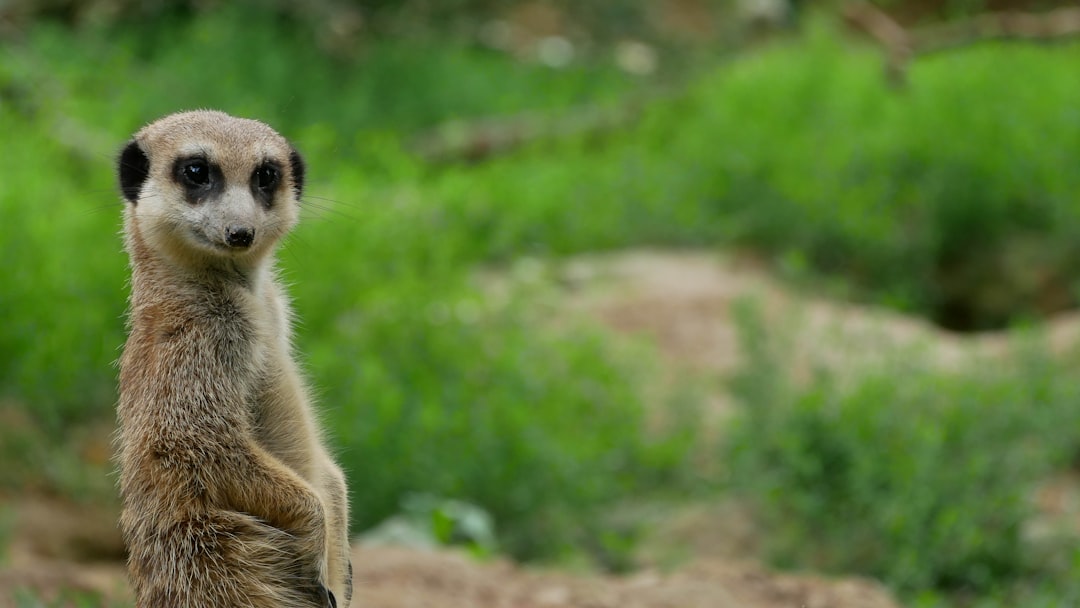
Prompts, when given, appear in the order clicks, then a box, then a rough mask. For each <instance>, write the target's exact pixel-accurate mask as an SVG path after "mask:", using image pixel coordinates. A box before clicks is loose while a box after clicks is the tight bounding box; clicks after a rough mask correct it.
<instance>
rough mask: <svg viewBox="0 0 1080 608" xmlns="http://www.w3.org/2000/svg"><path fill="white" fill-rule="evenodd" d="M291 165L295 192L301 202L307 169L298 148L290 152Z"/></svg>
mask: <svg viewBox="0 0 1080 608" xmlns="http://www.w3.org/2000/svg"><path fill="white" fill-rule="evenodd" d="M289 165H290V169H291V170H290V173H292V183H293V192H295V193H296V199H297V200H300V195H302V194H303V193H304V173H305V172H306V171H307V167H306V166H305V165H304V158H303V157H302V156H300V153H299V152H297V151H296V148H293V149H292V150H291V151H290V152H289Z"/></svg>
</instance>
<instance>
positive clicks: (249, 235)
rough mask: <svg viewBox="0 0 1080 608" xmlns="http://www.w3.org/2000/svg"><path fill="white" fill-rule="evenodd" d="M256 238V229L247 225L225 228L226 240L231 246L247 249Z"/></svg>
mask: <svg viewBox="0 0 1080 608" xmlns="http://www.w3.org/2000/svg"><path fill="white" fill-rule="evenodd" d="M254 240H255V229H254V228H248V227H247V226H229V227H227V228H225V242H226V243H228V244H229V247H236V248H237V249H246V248H248V247H250V246H251V243H252V242H253V241H254Z"/></svg>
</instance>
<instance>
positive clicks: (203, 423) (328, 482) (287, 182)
mask: <svg viewBox="0 0 1080 608" xmlns="http://www.w3.org/2000/svg"><path fill="white" fill-rule="evenodd" d="M133 143H134V145H136V146H137V147H138V149H139V150H140V151H141V152H142V153H143V154H144V155H145V159H146V161H147V163H148V164H147V167H148V171H147V172H146V173H145V175H144V177H145V179H144V180H143V181H140V182H138V183H139V184H140V187H139V188H138V190H137V197H136V196H134V195H132V194H130V193H129V192H128V191H127V190H125V195H126V196H128V197H129V201H128V204H126V206H125V207H126V209H125V215H124V228H125V237H126V239H125V240H126V248H127V251H128V254H129V256H130V258H131V269H132V278H131V308H130V314H129V324H130V335H129V337H128V341H127V344H126V345H125V347H124V353H123V356H122V357H121V360H120V402H119V406H118V418H119V426H120V428H119V433H118V458H119V463H120V473H121V478H120V483H121V493H122V496H123V501H124V508H123V514H122V516H121V527H122V529H123V532H124V535H125V540H126V542H127V544H128V549H129V553H130V555H129V562H128V565H129V575H130V579H131V582H132V585H133V587H134V590H135V595H136V605H137V606H138V607H140V608H142V607H146V608H150V607H153V608H161V607H185V608H187V607H190V608H196V607H198V608H217V607H226V606H227V607H252V608H256V607H258V608H262V607H267V608H269V607H271V606H273V607H283V606H326V605H328V602H327V600H328V596H327V595H326V592H325V590H324V586H325V588H327V589H329V591H330V592H332V593H333V595H334V596H335V597H336V600H337V603H338V605H339V606H340V608H345V607H346V606H348V605H349V600H350V597H351V594H352V582H351V568H350V565H349V545H348V532H347V526H348V506H347V495H346V488H345V481H344V476H343V475H342V473H341V470H340V469H339V468H338V467H337V465H336V464H334V462H333V460H332V459H331V457H330V455H329V453H328V452H327V449H326V448H325V447H324V444H323V440H322V438H321V437H320V433H319V430H318V425H317V421H316V419H315V416H314V413H313V411H312V406H311V403H310V399H309V397H308V394H307V390H306V388H305V386H304V383H303V380H302V379H301V377H300V375H299V373H298V372H297V366H296V364H295V362H294V361H293V357H292V354H291V344H290V333H291V332H290V314H291V313H290V310H289V304H288V300H287V299H286V296H285V294H284V293H283V291H282V289H281V287H280V285H279V282H278V280H277V278H276V275H275V270H274V259H273V252H274V249H275V247H276V245H277V244H278V242H279V241H280V239H281V238H282V237H283V236H284V235H285V233H286V232H288V230H289V229H291V228H292V227H293V226H294V225H295V223H296V221H297V216H298V206H299V201H298V200H297V192H296V191H297V190H298V189H299V183H298V182H299V180H300V176H299V175H297V174H296V173H297V171H296V169H297V167H295V166H293V165H291V164H290V162H291V161H290V154H291V153H293V149H292V147H291V146H290V144H289V143H288V142H287V141H286V140H285V139H284V138H282V137H281V136H280V135H278V134H277V133H276V132H274V131H273V130H272V129H271V128H270V127H268V126H266V125H264V124H262V123H260V122H256V121H252V120H244V119H238V118H233V117H231V116H228V115H226V114H222V113H220V112H208V111H200V112H188V113H182V114H174V115H171V116H168V117H165V118H163V119H161V120H159V121H157V122H154V123H152V124H150V125H149V126H147V127H145V128H144V129H142V130H141V131H139V132H138V133H137V134H136V135H135V138H134V140H133ZM127 152H128V151H127V150H125V155H124V156H122V157H121V167H120V169H121V176H122V177H121V181H122V183H123V182H124V181H125V179H127V180H128V181H129V182H130V181H131V180H132V178H131V176H130V175H128V176H127V177H126V178H125V173H124V172H125V170H128V171H129V173H130V171H131V169H132V166H133V165H132V164H131V162H130V159H129V158H128V155H127ZM192 154H196V155H200V156H202V157H204V158H206V159H207V160H208V161H209V162H210V163H213V164H214V165H215V166H216V167H219V168H220V176H221V177H222V178H223V181H224V186H223V187H222V189H221V191H220V192H219V195H220V196H218V197H216V198H214V197H210V198H207V199H206V200H204V201H200V202H198V204H192V203H191V201H190V200H185V198H184V192H185V190H184V186H183V185H182V183H181V182H180V180H178V178H177V174H176V171H175V166H174V163H175V162H176V159H178V158H182V157H185V156H190V155H192ZM136 156H137V155H136ZM267 161H272V162H274V163H276V166H277V167H279V168H280V180H281V182H280V184H279V185H278V187H277V188H276V189H275V190H274V191H273V194H272V205H270V206H269V208H267V206H266V205H263V204H260V203H259V201H258V200H257V197H255V196H253V195H252V187H251V183H252V179H253V178H252V175H253V174H252V172H253V171H254V170H255V168H256V167H258V166H259V165H260V163H265V162H267ZM140 175H143V174H140ZM223 217H224V218H225V219H222V218H223ZM226 220H227V221H226ZM234 221H236V222H249V223H251V225H252V226H254V229H255V230H254V241H253V242H252V243H251V245H250V247H246V248H242V249H241V248H229V247H226V246H224V245H223V244H222V242H219V241H218V239H219V238H220V235H219V233H220V227H221V226H222V225H224V223H227V222H234Z"/></svg>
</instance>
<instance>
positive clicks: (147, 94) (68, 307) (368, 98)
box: [0, 11, 695, 557]
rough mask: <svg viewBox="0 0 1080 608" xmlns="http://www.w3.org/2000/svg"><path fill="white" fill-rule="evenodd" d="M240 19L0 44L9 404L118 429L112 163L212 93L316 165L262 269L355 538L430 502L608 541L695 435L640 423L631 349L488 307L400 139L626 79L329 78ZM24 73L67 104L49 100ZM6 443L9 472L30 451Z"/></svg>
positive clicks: (603, 89)
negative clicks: (624, 504)
mask: <svg viewBox="0 0 1080 608" xmlns="http://www.w3.org/2000/svg"><path fill="white" fill-rule="evenodd" d="M236 17H237V14H236V13H231V12H228V11H224V12H220V13H214V14H212V15H209V16H207V17H206V18H204V19H197V20H194V21H180V22H179V23H178V24H176V25H168V24H157V25H156V26H155V27H156V28H157V29H153V28H150V30H149V31H143V32H132V31H112V30H101V31H98V30H95V29H93V28H88V29H86V30H84V31H81V32H75V33H73V32H71V31H70V30H66V29H61V28H57V27H52V26H48V25H40V26H38V27H37V28H35V29H34V30H33V31H31V32H29V33H28V35H27V39H26V42H25V44H24V45H21V46H13V47H11V48H5V49H0V65H2V66H4V67H3V69H2V71H0V78H3V79H4V82H5V85H6V87H5V88H4V91H6V93H5V95H6V94H9V93H10V95H12V96H13V98H15V99H17V100H18V103H14V104H6V103H5V104H2V105H0V122H2V124H3V131H4V133H5V142H10V143H12V144H13V143H15V142H18V149H17V150H12V151H11V153H10V154H9V156H10V157H11V161H10V162H9V163H8V165H7V169H8V170H10V177H9V178H6V179H5V180H3V181H2V183H0V209H3V211H4V213H5V218H6V223H5V226H6V227H5V230H4V239H3V241H2V242H0V247H2V248H3V249H2V250H0V253H3V254H4V255H5V256H7V260H8V263H9V265H10V268H11V269H13V272H11V273H9V274H5V277H4V289H3V290H0V298H2V299H0V305H2V308H3V310H4V314H5V315H6V316H10V317H12V318H15V319H19V322H18V323H9V324H5V325H4V327H3V328H0V356H3V358H4V365H0V390H2V391H3V395H4V396H6V397H8V398H10V399H11V400H13V401H14V402H16V403H19V404H24V405H23V406H24V407H26V409H28V410H29V411H30V412H31V413H32V415H33V417H34V419H35V424H36V425H40V426H41V427H42V428H43V429H44V436H46V437H47V436H54V437H56V438H57V439H56V441H57V442H58V443H61V442H62V441H63V438H64V437H65V432H66V431H68V430H69V429H71V428H72V427H73V426H75V425H78V424H81V423H84V422H87V421H90V420H96V419H101V418H103V417H108V416H110V415H111V408H112V405H113V402H114V394H113V379H114V373H115V372H114V370H113V368H112V366H111V364H112V361H113V360H114V359H115V358H116V356H117V354H118V352H119V346H120V345H121V344H122V343H123V339H124V331H123V310H124V283H125V274H126V272H125V260H124V256H123V254H122V251H121V244H120V239H119V237H118V235H117V233H118V228H119V223H120V222H119V215H120V208H121V205H120V201H119V196H118V194H117V193H116V191H115V186H114V185H113V183H112V180H113V177H112V174H113V167H112V155H113V154H114V153H115V150H117V149H119V147H120V145H121V143H122V138H123V137H126V136H127V135H128V134H129V133H130V132H131V131H132V130H133V129H135V128H137V127H138V125H139V123H140V122H142V121H144V120H148V119H151V118H154V117H156V116H157V115H160V114H163V113H165V112H168V111H173V110H176V109H182V108H184V107H193V106H205V105H214V106H218V107H222V108H223V109H226V110H229V111H232V112H235V113H240V114H246V115H252V116H257V117H262V118H265V119H267V120H269V121H270V122H274V123H275V124H276V125H278V126H279V127H280V128H281V129H282V130H284V131H285V132H286V133H287V134H288V135H290V136H291V137H293V138H294V139H295V140H296V141H297V142H298V144H299V145H300V147H301V148H302V149H303V150H304V152H305V153H306V154H307V156H308V161H309V164H310V166H311V167H312V175H311V177H312V183H311V185H310V193H311V194H310V196H309V197H307V199H306V201H305V210H306V213H305V215H306V217H305V221H304V225H303V227H302V228H301V229H300V230H299V231H298V232H297V234H296V235H295V236H294V238H292V239H291V240H290V241H289V243H288V244H287V245H286V247H285V249H284V251H283V254H282V256H281V257H282V262H283V265H284V266H285V267H286V268H285V272H286V276H287V278H288V280H290V281H292V282H295V283H296V285H295V288H294V289H292V292H293V294H294V295H295V297H296V307H297V309H298V313H299V314H298V316H299V319H300V326H299V328H298V329H299V336H298V341H299V349H298V350H299V352H300V353H302V354H303V356H304V357H305V358H306V359H307V361H308V363H309V367H310V369H311V376H312V380H313V384H314V386H316V387H318V388H319V389H321V390H320V393H321V394H320V395H319V397H320V402H321V403H322V404H324V407H323V410H324V412H325V418H326V421H327V423H328V426H329V427H330V429H331V432H332V434H333V436H334V439H335V441H336V442H337V445H338V446H339V448H340V453H341V461H342V462H343V464H344V466H345V468H346V469H347V470H348V473H349V476H350V487H351V488H352V489H353V494H354V495H353V516H354V520H353V524H354V526H355V528H356V529H358V530H359V529H364V528H366V527H368V526H371V525H373V524H375V523H377V522H379V521H381V520H382V519H384V518H386V517H388V516H390V515H392V514H393V513H395V512H396V511H397V509H398V505H399V504H400V501H401V499H402V497H403V496H406V495H408V494H411V493H415V492H428V493H431V494H435V495H438V496H445V497H448V498H451V499H460V500H464V501H467V502H469V503H472V504H476V505H479V506H481V507H482V508H483V509H485V510H486V511H488V512H489V513H491V514H492V516H493V517H494V518H495V521H496V523H497V524H498V526H499V530H500V544H501V547H502V548H504V549H506V550H508V551H510V552H512V553H513V554H515V555H517V556H519V557H555V556H559V555H562V554H564V553H566V552H569V551H572V550H574V547H576V546H579V545H581V544H582V543H585V542H587V541H589V540H590V539H591V538H592V537H593V536H596V535H599V534H602V533H605V526H604V522H603V518H602V513H603V509H604V508H605V505H608V504H611V503H614V502H618V501H620V500H624V499H627V498H630V497H634V496H637V495H638V494H639V493H642V492H654V491H664V489H665V488H672V487H677V486H678V484H680V483H682V481H683V479H685V475H684V474H683V473H681V472H680V471H681V470H682V468H683V461H684V460H685V458H686V457H687V455H688V454H689V453H690V451H691V450H692V449H693V447H694V444H695V442H694V433H693V431H692V429H691V427H690V426H689V425H684V426H682V427H679V428H675V426H672V427H671V428H668V429H663V430H660V431H657V432H655V433H650V432H647V431H646V428H645V426H646V425H645V411H644V407H643V403H642V393H643V391H642V390H641V387H642V383H643V382H644V381H645V379H644V376H643V374H640V373H639V370H640V369H641V368H642V367H643V366H646V365H648V362H647V361H648V359H647V357H643V356H641V354H640V353H621V352H620V351H619V349H618V348H617V347H615V346H613V345H612V344H611V343H610V342H609V340H608V339H607V338H606V337H605V336H604V335H603V334H600V333H598V332H597V331H594V330H590V329H587V328H585V329H580V330H579V329H578V328H574V330H572V331H553V330H552V329H550V328H548V327H546V326H545V325H544V324H543V323H542V322H540V321H538V320H537V319H533V318H529V317H526V316H524V314H523V312H522V310H523V307H522V306H520V305H519V304H518V303H516V302H510V303H508V304H505V305H500V306H494V307H492V306H488V304H487V303H486V299H485V298H484V294H482V293H481V292H480V291H479V290H478V289H477V288H476V287H474V286H472V285H470V283H469V280H468V277H469V273H470V272H471V270H472V268H473V266H474V265H475V264H477V263H480V262H482V261H484V259H485V256H486V252H488V251H490V250H491V249H492V247H491V245H490V242H491V241H493V240H496V239H498V234H499V232H500V231H499V230H498V229H497V228H496V230H494V231H492V232H488V231H487V228H484V227H481V228H480V229H476V226H475V225H474V224H472V223H471V222H470V220H469V218H462V217H459V216H456V215H455V214H454V213H453V211H452V210H448V209H447V208H445V207H443V206H441V205H439V197H438V196H437V195H431V194H430V193H427V192H420V191H418V190H416V189H415V187H414V186H412V185H411V182H412V181H414V180H418V179H420V178H422V177H423V175H422V173H423V172H422V170H421V168H420V166H419V165H418V164H417V163H416V161H415V160H412V159H410V158H408V157H407V156H405V155H404V154H403V153H402V152H401V146H400V141H401V140H402V139H403V137H404V136H403V135H402V133H405V132H407V131H408V130H409V129H413V128H420V127H422V126H424V125H426V124H428V123H433V122H436V121H439V120H444V119H448V118H452V117H456V116H462V115H469V114H481V113H483V114H488V113H497V112H505V111H511V110H515V109H520V108H522V107H525V106H527V105H531V104H542V105H547V106H550V107H558V106H560V105H564V104H567V103H570V102H572V101H574V100H577V99H580V98H581V97H583V96H589V97H602V96H604V95H606V94H608V93H609V92H610V91H612V90H616V89H618V88H619V86H620V85H619V81H618V78H613V77H612V74H613V72H606V71H604V70H603V69H585V68H582V69H581V70H577V71H575V70H571V71H566V72H559V73H555V72H552V71H550V70H540V69H521V68H520V66H518V65H516V64H515V63H514V62H512V61H511V60H508V59H506V58H499V57H496V56H494V55H492V54H489V53H481V52H477V51H475V50H470V49H465V48H453V47H451V48H440V49H439V50H438V52H434V51H431V50H430V49H424V48H417V47H409V46H398V45H396V44H394V43H390V42H388V43H386V44H383V45H380V46H378V47H377V48H373V49H372V51H371V54H370V55H368V56H367V57H366V58H365V59H364V61H363V63H362V64H346V63H342V62H334V61H329V60H326V58H325V57H323V56H321V55H320V54H319V53H318V52H317V51H315V50H312V49H311V48H309V47H307V46H305V41H304V40H302V39H299V38H297V36H302V34H297V33H295V32H292V31H291V30H289V28H288V27H287V26H286V25H285V24H282V23H280V22H278V21H276V20H275V19H273V18H266V17H258V16H256V17H252V18H250V19H247V23H246V26H245V27H243V28H239V29H238V30H237V29H234V28H233V27H231V26H232V25H235V23H234V22H235V19H236ZM227 25H229V26H230V27H226V26H227ZM73 35H74V36H76V38H75V39H74V40H73V39H72V36H73ZM144 37H145V38H144ZM150 38H155V44H154V45H149V44H147V41H148V40H149V39H150ZM162 41H167V44H166V43H163V42H162ZM249 48H258V49H260V52H261V53H262V55H261V56H260V58H259V61H256V62H254V63H253V62H252V61H251V59H250V53H248V52H247V51H246V50H244V49H249ZM75 49H78V52H75ZM241 50H244V52H240V51H241ZM207 66H213V67H214V77H213V78H206V77H205V74H206V69H207ZM358 66H361V67H362V69H358ZM354 70H356V71H354ZM37 74H41V76H37ZM403 74H407V75H408V76H409V77H408V78H405V79H402V78H401V77H402V75H403ZM38 79H40V81H42V82H45V83H47V87H55V88H57V89H59V90H64V89H66V90H70V91H73V92H75V93H76V94H74V95H70V96H57V97H52V96H48V95H44V94H43V90H44V88H47V87H44V88H40V87H35V86H30V83H33V82H37V81H38ZM118 81H120V82H126V83H134V82H151V83H155V86H145V87H127V86H116V82H118ZM556 84H557V86H556ZM301 92H302V93H301ZM329 116H335V117H336V119H335V122H334V123H333V126H330V124H329V123H328V122H327V120H328V119H327V118H326V117H329ZM278 119H280V120H278ZM331 178H333V181H331ZM334 199H337V200H334ZM514 215H515V212H514V211H513V209H511V208H507V209H506V210H505V214H504V216H502V217H496V218H493V219H494V221H496V222H501V221H503V219H504V217H505V218H510V219H509V221H510V222H512V223H514V222H516V221H517V220H515V219H513V218H514ZM320 216H321V217H320ZM20 445H22V446H23V447H26V448H27V449H26V450H23V449H22V448H20V447H19V446H20ZM10 447H11V449H12V450H14V451H16V452H18V453H19V454H22V456H20V457H19V458H18V460H17V462H19V463H24V462H29V461H30V460H32V455H33V454H37V453H38V452H36V451H35V452H31V451H29V448H28V446H25V445H23V444H21V443H17V442H16V443H12V444H11V446H10ZM19 454H16V455H17V456H18V455H19ZM57 462H60V461H59V460H58V461H57ZM23 470H24V468H23V467H21V466H20V468H19V469H18V471H23ZM67 470H68V469H67V468H66V467H65V468H64V469H63V470H62V471H60V472H58V474H57V475H56V476H55V480H56V481H58V482H60V483H64V482H65V480H68V481H70V479H69V477H70V475H67V474H66V473H65V471H67ZM13 471H14V469H13ZM19 474H20V475H21V473H19ZM13 475H14V473H13ZM3 481H4V483H5V484H9V485H10V484H18V483H21V482H22V481H23V479H22V477H18V478H11V479H4V480H3Z"/></svg>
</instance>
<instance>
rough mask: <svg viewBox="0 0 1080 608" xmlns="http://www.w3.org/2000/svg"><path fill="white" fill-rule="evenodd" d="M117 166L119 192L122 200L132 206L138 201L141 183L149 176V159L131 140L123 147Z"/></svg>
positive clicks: (136, 143)
mask: <svg viewBox="0 0 1080 608" xmlns="http://www.w3.org/2000/svg"><path fill="white" fill-rule="evenodd" d="M117 165H118V166H117V173H118V174H119V177H120V191H121V192H123V193H124V198H125V199H127V201H128V202H129V203H131V204H132V205H134V204H135V202H136V201H138V200H139V190H141V189H142V185H143V182H145V181H146V178H147V176H148V175H150V159H149V158H147V156H146V153H145V152H143V150H142V148H140V147H139V144H138V142H136V141H135V140H134V139H133V140H131V141H130V142H128V145H126V146H124V151H123V152H121V153H120V158H119V159H118V160H117Z"/></svg>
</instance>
